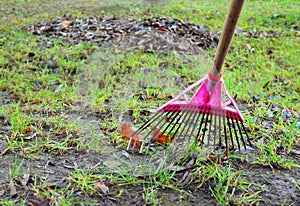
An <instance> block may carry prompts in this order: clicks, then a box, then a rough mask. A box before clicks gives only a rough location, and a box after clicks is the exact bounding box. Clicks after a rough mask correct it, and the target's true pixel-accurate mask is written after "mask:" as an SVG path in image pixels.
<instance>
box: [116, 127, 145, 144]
mask: <svg viewBox="0 0 300 206" xmlns="http://www.w3.org/2000/svg"><path fill="white" fill-rule="evenodd" d="M135 131H136V129H134V128H133V127H132V126H131V124H129V123H127V124H122V126H121V131H120V133H121V134H123V135H124V136H123V137H122V139H124V140H130V137H131V135H132V134H133V133H134V132H135ZM141 140H142V135H140V134H135V135H133V136H132V139H131V142H130V145H131V146H133V145H134V143H135V141H136V145H135V147H136V148H140V147H141Z"/></svg>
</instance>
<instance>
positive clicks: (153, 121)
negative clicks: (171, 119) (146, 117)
mask: <svg viewBox="0 0 300 206" xmlns="http://www.w3.org/2000/svg"><path fill="white" fill-rule="evenodd" d="M168 114H169V112H168V113H167V115H168ZM174 114H175V113H171V116H173V115H174ZM159 117H160V116H159ZM155 120H156V119H155ZM155 120H153V121H151V123H153V122H154V121H155ZM163 120H164V118H161V119H160V120H159V121H158V123H157V124H156V126H155V127H157V126H158V125H159V124H160V123H161V122H162V121H163ZM151 123H150V124H151ZM145 129H146V127H145V128H143V129H142V130H141V131H140V132H142V131H143V130H145ZM152 131H153V129H152V130H151V131H149V132H148V133H147V135H146V136H145V138H146V137H148V135H149V134H150V133H151V132H152ZM132 136H133V135H132ZM137 141H138V138H136V139H135V141H134V144H133V147H135V146H136V143H137ZM143 145H144V144H143V143H142V146H143ZM142 146H141V148H140V152H141V151H142V148H143V147H142Z"/></svg>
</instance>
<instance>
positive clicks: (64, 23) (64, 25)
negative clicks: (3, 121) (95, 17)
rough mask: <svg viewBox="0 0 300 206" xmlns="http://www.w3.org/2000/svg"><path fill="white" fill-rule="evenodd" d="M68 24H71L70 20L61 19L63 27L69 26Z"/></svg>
mask: <svg viewBox="0 0 300 206" xmlns="http://www.w3.org/2000/svg"><path fill="white" fill-rule="evenodd" d="M70 24H71V21H68V20H63V21H62V22H61V25H62V26H63V27H64V28H65V29H67V28H69V26H70Z"/></svg>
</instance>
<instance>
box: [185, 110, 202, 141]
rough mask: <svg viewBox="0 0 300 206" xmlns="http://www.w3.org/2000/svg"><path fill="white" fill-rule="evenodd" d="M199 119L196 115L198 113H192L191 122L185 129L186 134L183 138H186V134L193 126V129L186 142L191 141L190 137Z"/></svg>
mask: <svg viewBox="0 0 300 206" xmlns="http://www.w3.org/2000/svg"><path fill="white" fill-rule="evenodd" d="M196 107H198V106H196ZM196 116H198V118H197V120H196V121H195V119H196ZM199 118H200V115H198V112H194V113H193V116H192V121H191V123H190V124H189V126H188V128H187V129H186V133H185V136H187V134H188V132H189V130H190V128H191V126H192V125H194V126H193V128H192V131H191V133H190V136H189V140H188V142H190V140H191V136H192V135H193V132H194V130H195V128H196V126H195V125H196V123H197V122H198V120H199Z"/></svg>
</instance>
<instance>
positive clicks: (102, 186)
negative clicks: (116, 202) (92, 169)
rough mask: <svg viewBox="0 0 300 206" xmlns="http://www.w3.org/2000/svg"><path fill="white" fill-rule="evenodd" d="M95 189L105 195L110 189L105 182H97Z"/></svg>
mask: <svg viewBox="0 0 300 206" xmlns="http://www.w3.org/2000/svg"><path fill="white" fill-rule="evenodd" d="M94 185H95V187H96V189H97V190H101V191H102V193H103V194H107V193H108V191H109V188H108V187H107V186H106V185H105V184H104V183H103V182H95V184H94Z"/></svg>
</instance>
